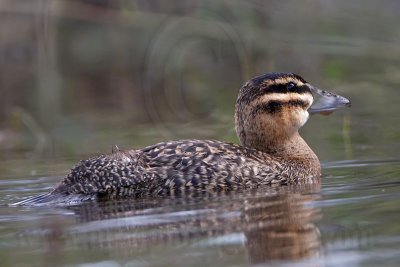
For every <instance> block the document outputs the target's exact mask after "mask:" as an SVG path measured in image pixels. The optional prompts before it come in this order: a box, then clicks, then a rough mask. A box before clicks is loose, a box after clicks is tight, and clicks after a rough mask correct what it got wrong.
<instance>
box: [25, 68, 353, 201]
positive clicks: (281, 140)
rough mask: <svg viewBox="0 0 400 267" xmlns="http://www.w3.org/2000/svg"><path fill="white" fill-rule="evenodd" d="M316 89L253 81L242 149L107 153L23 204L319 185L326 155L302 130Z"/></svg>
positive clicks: (182, 146)
mask: <svg viewBox="0 0 400 267" xmlns="http://www.w3.org/2000/svg"><path fill="white" fill-rule="evenodd" d="M315 90H317V89H316V88H314V87H313V86H311V85H310V84H308V83H307V82H306V81H305V80H304V79H303V78H301V77H300V76H298V75H295V74H291V73H268V74H265V75H262V76H259V77H256V78H253V79H252V80H250V81H248V82H247V83H246V84H245V85H243V87H242V88H241V89H240V92H239V96H238V99H237V102H236V112H235V123H236V132H237V134H238V136H239V139H240V142H241V146H239V145H235V144H231V143H224V142H219V141H199V140H185V141H173V142H165V143H159V144H156V145H153V146H150V147H146V148H144V149H138V150H129V151H118V152H116V153H114V154H111V155H102V156H99V157H95V158H91V159H88V160H84V161H81V162H80V163H79V164H78V165H77V166H75V167H74V168H73V169H72V170H71V172H70V174H68V175H67V176H66V177H65V178H64V179H63V180H62V181H61V183H60V184H59V185H58V186H57V187H56V188H55V189H54V191H53V192H51V193H48V194H46V195H43V196H40V197H37V198H32V199H30V200H27V201H24V202H22V204H28V203H37V202H47V201H49V200H52V199H56V198H57V197H58V196H60V195H63V196H67V195H69V196H73V195H85V196H86V198H93V197H114V196H143V195H149V194H150V195H160V194H161V195H170V194H185V193H189V192H194V191H207V190H217V191H219V190H234V189H237V188H252V187H257V186H260V185H269V184H289V183H299V182H300V183H313V182H318V181H319V175H320V163H319V160H318V158H317V156H316V155H315V154H314V152H313V151H312V150H311V149H310V148H309V147H308V145H307V144H306V142H305V141H304V140H303V139H302V138H301V137H300V135H299V133H298V129H299V128H300V127H301V126H303V125H304V123H305V122H306V121H307V119H308V110H309V108H310V106H311V104H312V102H313V96H312V92H314V91H315ZM320 92H324V91H320ZM324 93H325V92H324ZM329 97H336V98H338V96H335V95H333V94H329ZM339 99H342V98H339ZM343 99H344V98H343ZM346 101H347V100H346ZM347 102H348V101H347ZM341 104H343V103H341ZM345 104H347V103H345ZM319 108H320V110H321V106H320V107H319ZM330 108H332V105H331V106H330ZM322 111H323V109H322Z"/></svg>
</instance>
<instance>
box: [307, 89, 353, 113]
mask: <svg viewBox="0 0 400 267" xmlns="http://www.w3.org/2000/svg"><path fill="white" fill-rule="evenodd" d="M307 86H308V88H310V90H311V92H312V93H313V95H314V99H315V100H316V101H315V102H314V104H313V105H312V106H311V107H310V108H309V109H308V112H309V113H310V114H315V113H320V114H325V115H329V114H330V113H332V112H333V111H335V110H336V109H339V108H343V107H350V100H348V99H347V98H345V97H343V96H340V95H336V94H333V93H330V92H327V91H324V90H321V89H318V88H316V87H314V86H312V85H311V84H308V83H307Z"/></svg>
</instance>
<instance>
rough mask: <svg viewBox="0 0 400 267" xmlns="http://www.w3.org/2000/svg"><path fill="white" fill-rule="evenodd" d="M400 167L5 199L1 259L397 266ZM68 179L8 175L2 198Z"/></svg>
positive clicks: (360, 164) (344, 165) (376, 164)
mask: <svg viewBox="0 0 400 267" xmlns="http://www.w3.org/2000/svg"><path fill="white" fill-rule="evenodd" d="M399 174H400V161H399V160H392V161H345V162H332V163H329V164H325V167H324V177H323V183H322V186H321V187H320V186H301V187H300V186H292V187H283V188H264V189H259V190H256V191H251V192H248V191H247V192H246V191H245V192H234V193H230V194H219V195H214V194H208V195H204V196H201V197H200V196H198V197H192V198H165V197H164V198H146V199H137V200H129V201H114V202H101V203H96V202H88V203H84V204H82V205H77V206H68V207H40V208H32V207H13V208H10V207H4V206H3V207H1V210H0V211H1V216H0V220H1V229H0V246H1V258H2V262H3V266H71V265H79V266H95V265H96V266H204V265H210V266H248V265H251V264H261V263H263V264H267V265H268V266H343V265H350V266H357V265H360V266H377V265H382V264H383V265H384V266H397V262H398V259H399V256H400V255H399V251H400V235H399V226H398V220H397V218H398V214H399V212H400V208H399V207H400V182H399V181H400V179H399V178H400V177H399ZM59 178H60V177H41V178H40V179H26V180H23V179H18V180H3V181H2V183H1V189H2V199H3V201H2V204H5V203H7V202H8V201H15V200H17V199H19V198H20V196H25V195H33V194H36V193H40V192H43V191H44V190H47V188H49V187H51V186H52V185H54V183H55V182H56V181H57V180H58V179H59ZM5 196H7V198H6V200H4V197H5Z"/></svg>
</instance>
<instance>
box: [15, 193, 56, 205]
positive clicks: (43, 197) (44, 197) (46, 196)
mask: <svg viewBox="0 0 400 267" xmlns="http://www.w3.org/2000/svg"><path fill="white" fill-rule="evenodd" d="M58 198H60V194H59V193H54V192H47V193H43V194H40V195H36V196H32V197H28V198H27V199H24V200H22V201H19V202H16V203H12V204H10V205H9V206H36V205H43V204H46V203H50V202H52V201H54V200H57V199H58Z"/></svg>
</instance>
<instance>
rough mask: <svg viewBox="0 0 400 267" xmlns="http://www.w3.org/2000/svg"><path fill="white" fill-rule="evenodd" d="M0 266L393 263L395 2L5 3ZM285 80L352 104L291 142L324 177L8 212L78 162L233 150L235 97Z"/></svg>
mask: <svg viewBox="0 0 400 267" xmlns="http://www.w3.org/2000/svg"><path fill="white" fill-rule="evenodd" d="M0 15H1V16H0V22H1V23H0V265H1V266H107V267H108V266H110V267H111V266H112V267H114V266H251V265H257V266H382V267H383V266H398V263H399V262H400V224H399V220H400V215H399V214H400V186H399V185H400V156H399V151H400V126H399V125H400V124H399V123H400V120H399V117H398V116H399V114H400V105H399V99H400V91H399V88H400V27H399V25H400V5H399V4H398V2H397V1H389V0H386V1H363V2H362V3H361V2H360V3H359V2H351V1H344V0H343V1H322V0H319V1H307V2H306V3H305V2H303V1H302V2H300V1H268V3H261V2H257V1H237V2H236V1H229V2H226V1H201V3H197V2H194V1H185V2H181V1H172V2H171V3H169V4H167V3H166V2H164V1H153V2H152V3H147V1H84V0H82V1H40V3H34V2H21V1H3V2H2V3H1V4H0ZM268 71H291V72H295V73H298V74H300V75H302V76H303V77H304V78H305V79H306V80H307V81H309V82H311V83H312V84H313V85H316V86H318V87H320V88H323V89H327V90H331V91H333V92H336V93H339V94H341V95H343V96H346V97H348V98H349V99H351V101H352V107H351V108H350V109H346V110H341V111H338V112H335V113H333V114H332V115H330V116H320V115H313V116H311V117H310V119H309V121H308V123H307V124H306V125H305V126H304V127H303V128H302V129H301V134H302V136H303V137H304V139H305V140H306V141H307V142H308V144H309V145H310V147H312V149H313V150H314V151H315V152H316V154H317V155H318V157H319V158H320V160H321V162H322V165H323V169H322V172H323V176H322V180H321V184H320V185H318V186H311V185H293V186H288V187H280V188H259V189H257V190H254V191H243V192H230V193H220V194H216V193H213V194H211V193H207V194H204V195H201V196H191V197H180V198H179V197H176V198H172V197H158V198H149V197H148V198H143V199H131V200H119V201H109V202H85V203H82V204H80V205H71V206H42V207H9V206H7V205H8V204H10V203H14V202H18V201H20V200H22V199H24V198H26V197H28V196H32V195H36V194H40V193H44V192H47V191H49V190H51V188H53V187H54V186H55V185H56V184H57V183H58V182H59V180H60V179H62V177H64V176H65V175H66V174H67V173H68V171H69V170H70V168H71V167H72V166H73V165H74V164H76V163H77V162H78V161H79V160H81V159H85V158H87V157H90V156H95V155H98V154H103V153H111V151H112V149H113V147H114V146H115V145H117V146H118V147H119V148H121V149H129V148H139V147H143V146H147V145H151V144H154V143H155V142H159V141H165V140H177V139H188V138H198V139H217V140H226V141H230V142H235V143H237V142H238V140H237V138H236V135H235V131H234V120H233V112H234V103H235V100H236V96H237V92H238V90H239V88H240V86H241V85H242V84H243V83H244V82H245V81H247V80H248V79H250V78H251V77H254V76H256V75H259V74H262V73H265V72H268Z"/></svg>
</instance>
